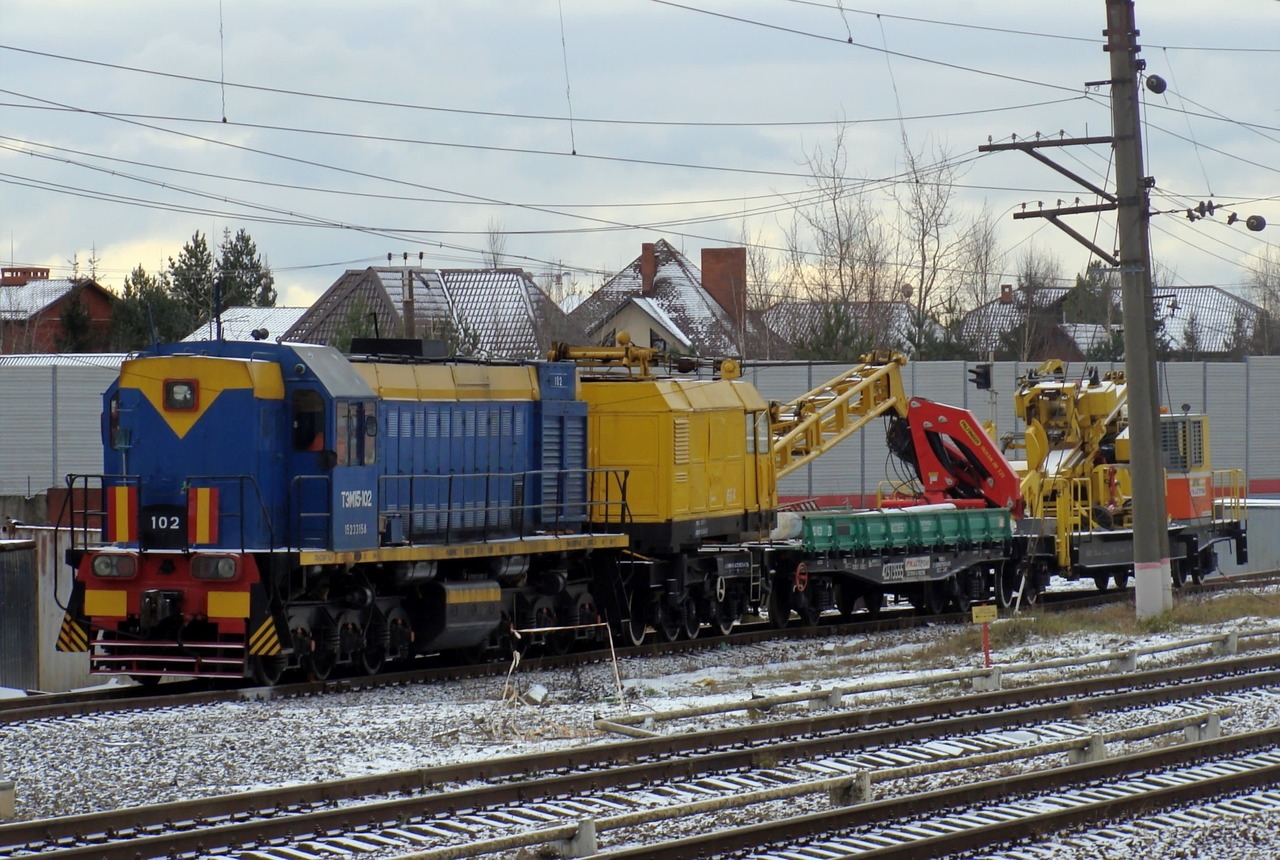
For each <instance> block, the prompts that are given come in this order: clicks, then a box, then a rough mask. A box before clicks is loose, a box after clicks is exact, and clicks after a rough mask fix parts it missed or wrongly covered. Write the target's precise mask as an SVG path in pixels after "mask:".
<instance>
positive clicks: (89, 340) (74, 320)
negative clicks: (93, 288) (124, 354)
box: [57, 282, 99, 352]
mask: <svg viewBox="0 0 1280 860" xmlns="http://www.w3.org/2000/svg"><path fill="white" fill-rule="evenodd" d="M83 292H84V284H83V283H82V282H80V283H77V284H76V285H75V286H74V287H72V288H71V293H70V294H69V295H68V296H67V300H66V303H65V304H64V305H63V307H62V314H61V317H60V319H59V322H60V323H61V331H60V332H59V334H58V338H57V342H58V352H95V351H97V349H98V346H99V344H98V343H97V342H96V339H95V338H94V336H93V321H92V320H91V319H90V318H89V309H88V308H86V307H85V306H84V301H83V297H82V295H81V294H82V293H83Z"/></svg>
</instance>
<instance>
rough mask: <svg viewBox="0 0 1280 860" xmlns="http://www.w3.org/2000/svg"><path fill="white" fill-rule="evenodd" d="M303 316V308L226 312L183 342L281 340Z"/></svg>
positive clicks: (238, 308)
mask: <svg viewBox="0 0 1280 860" xmlns="http://www.w3.org/2000/svg"><path fill="white" fill-rule="evenodd" d="M306 312H307V309H306V308H252V307H235V308H225V309H224V310H223V311H222V313H221V314H220V315H219V318H218V319H211V320H209V321H208V322H207V323H205V324H204V325H202V326H200V327H199V328H198V329H196V330H195V331H193V332H192V333H191V334H189V335H187V336H186V337H184V338H183V339H182V340H183V341H184V342H186V341H194V340H218V339H221V340H266V339H267V338H281V339H283V338H284V334H285V332H287V331H288V330H289V329H291V328H292V327H293V324H294V323H296V322H297V321H298V320H299V319H301V318H302V315H303V314H305V313H306ZM219 320H220V321H221V322H220V323H219ZM219 328H220V329H221V331H219Z"/></svg>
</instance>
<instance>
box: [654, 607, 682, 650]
mask: <svg viewBox="0 0 1280 860" xmlns="http://www.w3.org/2000/svg"><path fill="white" fill-rule="evenodd" d="M678 614H679V613H677V612H676V611H675V610H674V609H672V608H671V607H670V606H668V605H667V603H666V602H665V601H663V602H660V603H659V604H658V605H657V606H656V607H655V611H654V618H653V628H654V630H656V631H657V632H658V639H659V640H660V641H662V642H674V641H676V639H678V638H680V628H681V627H682V624H681V619H680V618H678V617H677V616H678Z"/></svg>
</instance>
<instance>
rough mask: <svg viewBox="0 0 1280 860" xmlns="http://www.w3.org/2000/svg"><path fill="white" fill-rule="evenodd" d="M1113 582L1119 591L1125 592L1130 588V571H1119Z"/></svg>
mask: <svg viewBox="0 0 1280 860" xmlns="http://www.w3.org/2000/svg"><path fill="white" fill-rule="evenodd" d="M1112 581H1114V582H1115V584H1116V588H1117V589H1118V590H1120V591H1124V590H1125V589H1126V588H1128V587H1129V571H1127V570H1117V571H1116V573H1115V576H1113V577H1112Z"/></svg>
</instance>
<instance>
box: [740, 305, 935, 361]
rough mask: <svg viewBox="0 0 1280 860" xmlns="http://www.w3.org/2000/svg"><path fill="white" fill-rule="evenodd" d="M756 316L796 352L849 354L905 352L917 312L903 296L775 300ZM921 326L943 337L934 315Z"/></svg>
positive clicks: (913, 331)
mask: <svg viewBox="0 0 1280 860" xmlns="http://www.w3.org/2000/svg"><path fill="white" fill-rule="evenodd" d="M761 316H762V318H763V319H764V322H765V324H766V325H768V326H769V328H770V329H771V330H772V331H773V332H774V333H775V334H777V335H778V336H779V337H780V338H782V339H783V340H784V341H786V342H787V343H790V344H792V345H793V347H795V348H796V350H797V354H798V355H804V353H805V350H804V349H802V348H801V345H812V346H814V347H815V348H817V349H819V350H822V349H825V350H826V351H844V352H849V351H852V352H853V353H860V352H866V351H868V350H872V349H892V350H895V351H898V352H903V353H906V354H908V355H910V354H911V350H912V348H911V344H912V343H913V342H914V341H915V340H916V322H915V321H916V317H917V312H916V309H915V307H913V306H912V305H911V303H910V302H904V301H879V302H866V301H857V302H838V303H833V302H826V301H792V302H779V303H778V304H776V305H773V306H772V307H770V308H769V309H767V310H766V311H764V312H763V314H762V315H761ZM924 325H925V330H926V333H927V334H928V335H930V336H932V337H934V338H941V337H942V336H943V334H944V332H943V328H942V326H941V325H939V324H938V321H937V320H935V319H933V317H927V318H926V320H925V324H924ZM837 341H838V343H837ZM842 348H843V349H842Z"/></svg>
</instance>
